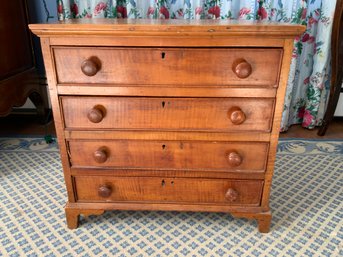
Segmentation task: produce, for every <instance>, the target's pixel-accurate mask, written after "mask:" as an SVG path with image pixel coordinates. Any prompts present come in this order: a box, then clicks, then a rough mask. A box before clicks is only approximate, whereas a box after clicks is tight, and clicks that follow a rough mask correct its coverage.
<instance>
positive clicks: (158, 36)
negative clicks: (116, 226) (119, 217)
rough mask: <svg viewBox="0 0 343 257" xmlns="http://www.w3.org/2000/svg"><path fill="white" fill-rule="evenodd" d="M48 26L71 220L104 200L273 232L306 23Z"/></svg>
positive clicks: (44, 34)
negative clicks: (275, 185)
mask: <svg viewBox="0 0 343 257" xmlns="http://www.w3.org/2000/svg"><path fill="white" fill-rule="evenodd" d="M30 28H31V30H32V31H33V32H34V33H35V34H37V35H38V36H40V38H41V45H42V50H43V55H44V62H45V67H46V72H47V77H48V82H49V91H50V97H51V102H52V107H53V113H54V121H55V125H56V132H57V137H58V142H59V145H60V151H61V160H62V165H63V170H64V176H65V182H66V187H67V192H68V202H67V205H66V207H65V210H66V217H67V224H68V227H69V228H76V227H77V226H78V218H79V215H80V214H82V215H86V216H87V215H92V214H95V215H97V214H101V213H103V212H104V211H105V210H165V211H169V210H174V211H211V212H228V213H231V214H232V215H233V216H235V217H245V218H250V219H256V220H257V221H258V227H259V231H261V232H268V231H269V227H270V221H271V212H270V208H269V195H270V190H271V179H272V174H273V169H274V161H275V154H276V147H277V141H278V133H279V127H280V119H281V112H282V109H283V100H284V95H285V88H286V82H287V78H288V71H289V66H290V60H291V55H292V50H293V39H294V37H295V36H296V35H299V34H300V33H301V32H302V31H303V30H304V28H303V27H302V26H297V25H279V24H272V23H249V22H244V23H239V22H232V21H212V20H211V21H152V20H70V21H65V22H62V23H56V24H32V25H30Z"/></svg>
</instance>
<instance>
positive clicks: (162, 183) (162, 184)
mask: <svg viewBox="0 0 343 257" xmlns="http://www.w3.org/2000/svg"><path fill="white" fill-rule="evenodd" d="M165 184H166V182H165V181H164V179H162V182H161V186H163V187H164V185H165Z"/></svg>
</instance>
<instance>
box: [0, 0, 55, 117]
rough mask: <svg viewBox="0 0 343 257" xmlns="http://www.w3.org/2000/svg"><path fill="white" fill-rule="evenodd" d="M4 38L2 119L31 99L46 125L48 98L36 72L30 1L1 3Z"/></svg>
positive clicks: (0, 69)
mask: <svg viewBox="0 0 343 257" xmlns="http://www.w3.org/2000/svg"><path fill="white" fill-rule="evenodd" d="M0 35H1V43H0V116H5V115H7V114H9V113H10V112H11V110H12V107H13V106H22V105H23V104H24V103H25V102H26V100H27V98H28V97H29V98H30V99H31V101H32V102H33V103H34V104H35V106H36V107H37V112H38V115H39V116H40V117H41V119H42V121H43V120H44V119H45V116H46V111H47V110H48V108H49V106H48V97H47V91H46V86H45V85H41V84H42V83H41V82H40V79H39V75H38V73H37V69H36V64H35V57H34V52H33V48H32V40H31V33H30V31H29V28H28V10H27V3H26V1H22V0H11V1H3V2H2V3H1V8H0Z"/></svg>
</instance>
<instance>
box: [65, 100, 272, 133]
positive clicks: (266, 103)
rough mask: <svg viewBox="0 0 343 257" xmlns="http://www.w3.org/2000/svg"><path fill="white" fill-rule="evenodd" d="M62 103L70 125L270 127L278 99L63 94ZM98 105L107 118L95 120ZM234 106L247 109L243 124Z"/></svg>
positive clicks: (182, 128)
mask: <svg viewBox="0 0 343 257" xmlns="http://www.w3.org/2000/svg"><path fill="white" fill-rule="evenodd" d="M61 104H62V108H63V112H64V120H65V126H66V128H68V129H91V130H96V129H150V130H177V131H269V130H270V127H271V122H272V118H273V107H274V99H272V98H257V99H254V98H216V99H208V98H126V97H116V98H114V97H62V98H61ZM97 106H98V108H103V109H104V118H103V119H102V121H101V122H99V123H93V122H91V121H90V120H89V119H88V117H87V115H88V112H89V110H91V109H92V108H94V107H97ZM99 106H101V107H99ZM232 107H239V108H240V109H241V110H242V111H243V112H244V113H245V116H246V120H245V121H244V122H243V123H242V124H239V125H235V124H234V123H233V122H232V121H231V120H230V117H229V110H230V109H231V108H232Z"/></svg>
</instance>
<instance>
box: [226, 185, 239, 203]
mask: <svg viewBox="0 0 343 257" xmlns="http://www.w3.org/2000/svg"><path fill="white" fill-rule="evenodd" d="M237 198H238V192H237V191H236V190H235V189H233V188H229V189H228V190H227V191H226V194H225V199H226V200H228V201H229V202H234V201H236V200H237Z"/></svg>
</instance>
